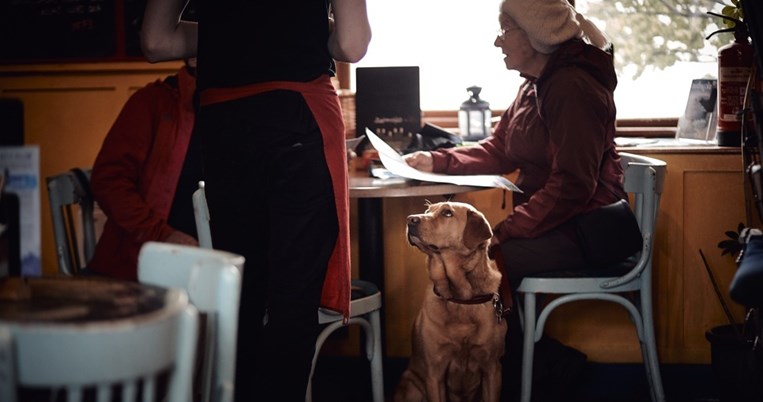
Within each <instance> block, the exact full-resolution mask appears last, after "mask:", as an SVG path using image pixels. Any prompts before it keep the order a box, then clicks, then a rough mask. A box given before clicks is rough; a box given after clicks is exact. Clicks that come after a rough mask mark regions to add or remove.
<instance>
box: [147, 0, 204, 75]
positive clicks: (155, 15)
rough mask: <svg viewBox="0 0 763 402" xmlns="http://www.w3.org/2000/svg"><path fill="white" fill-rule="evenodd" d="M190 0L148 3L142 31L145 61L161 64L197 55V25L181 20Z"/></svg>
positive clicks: (152, 1)
mask: <svg viewBox="0 0 763 402" xmlns="http://www.w3.org/2000/svg"><path fill="white" fill-rule="evenodd" d="M188 1H189V0H148V2H147V3H146V10H145V12H144V14H143V25H142V26H141V29H140V46H141V49H142V50H143V54H144V55H145V57H146V59H147V60H148V61H149V62H151V63H155V62H158V61H166V60H177V59H187V58H190V57H195V56H196V45H197V43H198V24H197V23H195V22H190V21H182V20H180V16H181V15H182V14H183V9H185V7H186V4H187V3H188Z"/></svg>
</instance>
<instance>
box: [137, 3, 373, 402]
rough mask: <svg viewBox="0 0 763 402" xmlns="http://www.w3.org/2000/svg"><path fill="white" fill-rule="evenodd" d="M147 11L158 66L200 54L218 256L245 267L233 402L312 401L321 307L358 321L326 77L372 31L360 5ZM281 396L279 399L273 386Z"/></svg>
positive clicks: (344, 191) (334, 113) (147, 40)
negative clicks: (191, 16)
mask: <svg viewBox="0 0 763 402" xmlns="http://www.w3.org/2000/svg"><path fill="white" fill-rule="evenodd" d="M184 3H185V2H184V1H183V0H149V1H148V3H147V5H146V11H145V16H144V21H143V26H142V31H141V35H142V36H141V44H142V48H143V50H144V54H145V55H146V57H147V59H148V60H149V61H152V62H155V61H160V60H168V59H176V58H182V57H188V56H189V55H194V54H196V50H197V49H198V62H199V68H198V90H199V99H200V109H199V115H198V120H197V130H198V133H199V134H200V138H201V142H202V150H203V151H202V154H203V177H204V180H205V181H206V193H207V197H208V203H209V209H210V216H211V222H210V223H211V228H212V236H213V239H214V245H215V247H216V248H219V249H223V250H227V251H231V252H234V253H237V254H241V255H243V256H244V257H245V258H246V263H245V269H244V275H243V285H242V286H243V289H242V295H241V307H240V310H239V335H238V343H237V350H238V352H237V360H236V366H237V369H236V400H238V401H253V400H258V401H276V400H278V401H297V400H303V399H304V397H305V391H306V388H307V381H308V376H309V372H310V367H311V362H312V356H313V353H314V350H315V340H316V337H317V334H318V331H319V326H318V322H317V310H318V307H319V306H323V307H328V308H331V309H334V310H338V311H341V312H342V313H343V314H344V316H345V317H348V316H349V301H350V262H349V258H350V255H349V252H350V251H349V208H348V205H349V197H348V188H347V187H348V179H347V165H346V163H347V161H346V153H345V145H344V122H343V120H342V113H341V106H340V103H339V99H338V97H337V94H336V90H335V88H334V87H333V85H332V83H331V81H330V77H331V76H332V75H334V72H335V61H343V62H357V61H359V60H360V59H361V58H362V57H363V56H364V55H365V52H366V50H367V46H368V43H369V41H370V38H371V30H370V25H369V22H368V17H367V13H366V5H365V0H331V1H328V0H283V1H272V2H253V1H222V0H221V1H205V2H199V4H198V5H197V15H198V24H194V23H186V22H184V21H179V16H180V15H181V12H182V10H183V8H184V6H185V4H184ZM274 384H279V386H277V387H276V386H274Z"/></svg>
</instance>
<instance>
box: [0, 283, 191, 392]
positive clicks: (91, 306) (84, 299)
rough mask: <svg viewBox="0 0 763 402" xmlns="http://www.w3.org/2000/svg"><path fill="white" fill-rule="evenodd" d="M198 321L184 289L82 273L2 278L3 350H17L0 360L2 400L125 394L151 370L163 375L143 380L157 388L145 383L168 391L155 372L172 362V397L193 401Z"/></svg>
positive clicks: (0, 341)
mask: <svg viewBox="0 0 763 402" xmlns="http://www.w3.org/2000/svg"><path fill="white" fill-rule="evenodd" d="M196 326H197V319H196V310H195V309H193V308H191V307H190V305H189V304H188V298H187V297H186V294H185V292H184V291H183V290H181V289H164V288H159V287H155V286H150V285H145V284H139V283H134V282H126V281H118V280H114V279H106V278H96V277H82V276H79V277H26V278H25V277H19V276H7V277H3V278H0V356H6V357H7V356H9V355H10V356H13V355H15V358H11V359H7V358H6V359H0V373H2V374H3V375H0V400H20V401H50V400H58V398H59V397H60V396H62V395H61V394H59V392H63V395H66V399H67V400H73V399H72V398H75V399H74V400H80V399H79V398H78V396H79V395H89V394H90V393H91V392H92V393H97V394H98V396H99V400H100V399H102V398H103V397H104V395H101V393H102V392H109V391H111V392H116V393H122V398H123V399H124V398H126V396H127V395H129V394H130V393H131V392H137V389H136V388H135V387H132V386H128V385H129V384H133V385H134V383H130V382H129V380H130V379H134V378H138V377H141V378H148V377H149V376H150V377H152V379H153V380H155V381H153V382H148V383H144V385H143V386H144V387H145V386H146V384H152V385H149V386H150V387H152V389H147V388H143V389H144V390H145V391H146V392H149V391H151V390H153V391H154V392H165V391H163V390H160V389H159V388H163V387H164V386H165V385H163V382H164V379H162V378H161V377H159V376H156V375H154V373H162V372H165V370H166V369H167V368H171V369H170V371H169V373H170V374H171V375H170V376H169V377H168V378H167V382H166V392H167V398H168V399H169V400H184V401H185V400H190V399H189V398H190V395H189V394H188V392H190V390H191V386H192V383H191V380H192V377H193V376H192V373H193V356H194V354H193V351H194V348H195V340H196V333H197V327H196ZM94 363H97V364H94ZM123 381H124V382H123ZM103 384H115V385H121V387H119V386H117V387H109V386H103ZM94 385H98V386H97V387H96V388H97V391H96V390H95V388H93V386H94ZM156 385H158V387H156ZM16 398H18V399H16ZM173 398H175V399H173ZM85 399H86V400H89V398H85ZM105 400H111V398H110V397H108V396H106V398H105Z"/></svg>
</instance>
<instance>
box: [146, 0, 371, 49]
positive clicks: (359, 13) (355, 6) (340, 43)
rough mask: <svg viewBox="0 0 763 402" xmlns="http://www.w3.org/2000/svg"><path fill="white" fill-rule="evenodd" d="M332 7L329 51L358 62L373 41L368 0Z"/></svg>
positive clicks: (334, 2) (341, 0)
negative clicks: (367, 9) (367, 7)
mask: <svg viewBox="0 0 763 402" xmlns="http://www.w3.org/2000/svg"><path fill="white" fill-rule="evenodd" d="M149 2H150V0H149ZM331 9H332V12H333V16H334V23H333V24H332V25H333V28H332V29H331V32H330V34H329V41H328V47H329V53H330V54H331V57H333V58H334V59H335V60H337V61H342V62H346V63H357V62H358V61H360V59H362V58H363V56H365V55H366V51H367V50H368V44H369V42H371V25H370V24H369V22H368V13H367V11H366V0H331Z"/></svg>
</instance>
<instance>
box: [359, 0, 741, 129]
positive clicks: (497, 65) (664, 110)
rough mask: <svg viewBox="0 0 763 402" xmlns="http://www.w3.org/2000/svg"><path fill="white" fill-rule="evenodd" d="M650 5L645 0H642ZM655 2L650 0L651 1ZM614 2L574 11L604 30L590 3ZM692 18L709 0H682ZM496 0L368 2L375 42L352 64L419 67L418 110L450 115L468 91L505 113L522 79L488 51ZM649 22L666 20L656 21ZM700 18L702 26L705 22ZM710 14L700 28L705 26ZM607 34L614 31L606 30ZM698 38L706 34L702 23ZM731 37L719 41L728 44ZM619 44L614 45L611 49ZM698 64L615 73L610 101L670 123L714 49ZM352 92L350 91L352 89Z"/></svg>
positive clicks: (625, 114) (712, 69)
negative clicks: (472, 89) (472, 88)
mask: <svg viewBox="0 0 763 402" xmlns="http://www.w3.org/2000/svg"><path fill="white" fill-rule="evenodd" d="M644 1H647V2H649V1H651V0H644ZM655 1H656V0H655ZM602 2H608V3H611V5H612V7H615V8H617V7H620V6H621V2H620V1H614V0H578V1H577V8H578V10H580V11H581V12H583V13H584V14H585V15H586V16H587V17H589V19H591V20H593V21H595V22H596V23H597V25H598V26H599V27H600V28H603V29H604V30H605V31H606V30H607V28H606V27H605V25H606V24H604V23H602V22H601V20H599V19H597V18H596V16H595V15H590V14H587V11H588V8H589V4H588V3H592V4H591V5H594V4H593V3H599V6H602V5H605V6H606V5H607V4H606V3H602ZM685 2H689V3H693V4H694V7H695V8H696V10H695V11H696V15H703V14H704V13H705V11H706V10H707V9H711V8H712V7H713V6H714V5H715V7H718V4H717V2H716V1H713V0H686V1H683V2H682V3H685ZM499 4H500V1H499V0H478V1H465V0H415V1H411V0H384V1H371V0H369V1H368V12H369V18H370V20H371V27H372V30H373V39H372V40H371V45H370V46H369V50H368V53H367V55H366V56H365V58H364V59H363V60H362V61H361V62H359V63H357V64H355V65H353V69H354V68H355V67H371V66H406V65H411V66H413V65H415V66H419V68H420V74H421V77H420V82H421V84H420V90H421V108H422V110H426V111H431V110H456V109H458V108H459V106H460V105H461V102H463V101H464V100H466V99H467V98H468V94H467V92H466V88H467V87H469V86H472V85H477V86H480V87H482V88H483V89H482V94H481V98H482V99H484V100H486V101H488V102H490V106H491V108H492V109H494V110H503V109H505V108H507V107H508V105H509V104H510V102H511V101H512V100H513V99H514V97H515V95H516V92H517V89H518V87H519V84H520V83H521V82H522V81H523V80H522V78H521V77H519V74H518V73H517V72H516V71H509V70H506V68H505V67H504V64H503V55H502V54H501V51H500V49H498V48H496V47H494V46H493V42H494V40H495V36H496V31H497V30H498V7H499ZM654 21H655V24H657V23H665V21H664V20H661V19H660V17H657V16H655V18H654ZM705 21H706V22H705ZM711 21H712V17H711V18H708V19H706V20H705V19H702V21H701V22H700V24H707V25H710V24H711ZM610 29H616V27H611V28H610ZM697 29H698V31H699V35H702V36H704V35H706V32H707V31H708V29H709V30H712V29H710V28H707V27H705V26H704V25H702V26H699V27H698V28H697ZM730 39H731V38H730V35H729V36H728V37H726V38H723V39H722V40H725V41H729V40H730ZM620 46H628V45H627V44H618V43H616V44H615V52H617V48H618V47H620ZM702 53H703V54H704V55H705V57H704V59H703V60H702V61H680V62H677V63H676V64H675V65H673V66H671V67H669V68H666V69H664V70H661V69H658V68H655V67H651V66H647V68H646V70H645V72H644V73H643V74H641V75H640V76H639V77H638V78H635V79H633V78H632V76H633V73H634V71H635V70H634V69H631V68H627V67H626V68H622V69H620V70H619V71H618V79H619V83H618V87H617V90H616V91H615V101H616V102H617V105H618V117H619V118H621V119H623V118H625V119H629V118H634V119H640V118H676V117H678V116H680V115H682V114H683V112H684V109H685V106H686V99H687V97H688V95H689V88H690V86H691V80H692V79H694V78H714V77H715V76H716V75H717V65H716V62H715V59H714V58H713V55H715V54H716V49H715V48H714V47H713V46H710V45H709V44H708V46H707V48H706V49H703V50H702ZM353 89H354V88H353Z"/></svg>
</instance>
